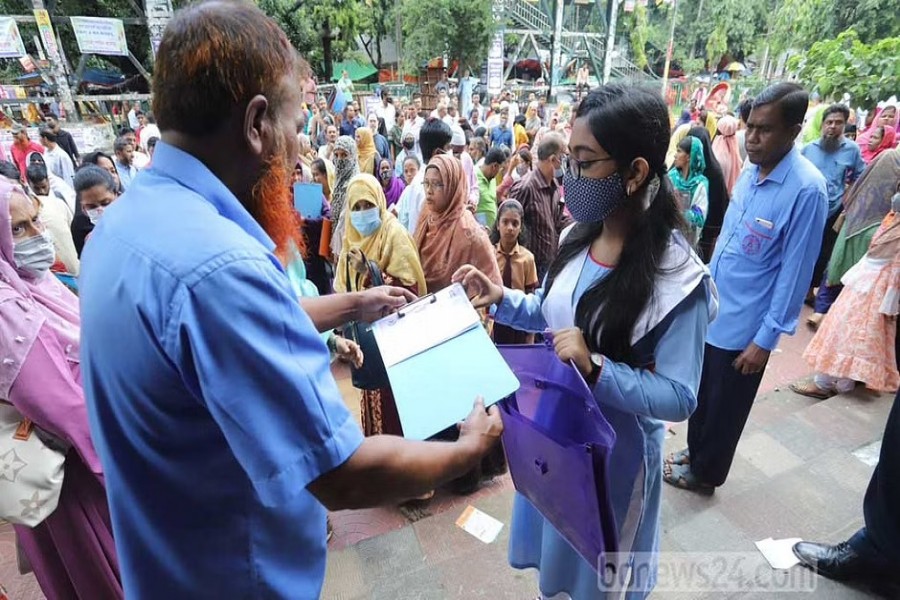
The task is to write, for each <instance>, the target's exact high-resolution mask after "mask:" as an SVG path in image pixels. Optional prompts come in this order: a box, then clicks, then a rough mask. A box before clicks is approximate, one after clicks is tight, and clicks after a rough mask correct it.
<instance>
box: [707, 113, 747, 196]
mask: <svg viewBox="0 0 900 600" xmlns="http://www.w3.org/2000/svg"><path fill="white" fill-rule="evenodd" d="M717 126H718V128H719V135H717V136H716V139H714V140H713V143H712V151H713V155H714V156H715V157H716V160H717V161H719V166H721V167H722V175H723V176H724V177H725V189H727V190H728V194H729V195H730V194H731V192H732V191H733V190H734V184H735V183H736V182H737V180H738V176H739V175H740V174H741V162H742V161H741V151H740V149H739V148H738V141H737V137H735V134H736V133H737V128H738V120H737V119H735V118H734V117H732V116H731V115H725V116H724V117H722V118H721V119H719V123H718V125H717Z"/></svg>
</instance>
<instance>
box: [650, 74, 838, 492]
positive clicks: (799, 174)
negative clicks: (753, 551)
mask: <svg viewBox="0 0 900 600" xmlns="http://www.w3.org/2000/svg"><path fill="white" fill-rule="evenodd" d="M807 103H808V96H807V94H806V92H805V91H804V90H803V88H802V87H800V86H798V85H796V84H790V83H780V84H775V85H773V86H771V87H769V88H767V89H766V90H764V91H763V92H762V93H761V94H760V95H759V96H757V98H756V99H755V100H754V103H753V109H752V111H751V113H750V120H749V122H748V124H747V138H746V142H747V155H748V157H749V159H750V162H751V163H753V166H751V167H749V168H746V169H744V171H743V172H742V173H741V176H740V178H739V179H738V181H737V183H736V184H735V188H734V193H733V195H732V198H731V203H730V204H729V206H728V211H727V212H726V214H725V221H724V223H723V225H722V231H721V233H720V235H719V238H718V241H717V243H716V249H715V253H714V255H713V259H712V262H711V263H710V271H711V272H712V276H713V279H714V281H715V283H716V286H717V287H718V290H719V316H718V318H717V319H716V320H715V321H714V322H713V323H712V324H711V325H710V327H709V332H708V334H707V337H706V352H705V356H704V360H703V374H702V377H701V380H700V391H699V394H698V398H697V410H696V411H695V412H694V414H693V415H692V416H691V419H690V421H689V428H688V448H689V450H687V451H682V452H679V453H676V454H674V455H672V456H671V457H669V459H667V462H668V463H669V464H667V465H666V473H665V475H664V477H665V480H666V481H667V482H669V483H671V484H673V485H676V486H678V487H683V488H687V489H694V490H701V491H707V492H709V491H711V490H713V489H714V488H715V487H717V486H720V485H722V484H723V483H725V480H726V478H727V476H728V471H729V469H730V468H731V461H732V459H733V458H734V452H735V449H736V448H737V444H738V440H740V437H741V433H742V432H743V429H744V424H745V423H746V421H747V417H748V415H749V414H750V409H751V407H752V406H753V400H754V398H755V397H756V392H757V390H758V389H759V383H760V381H761V380H762V376H763V372H764V371H765V367H766V363H767V361H768V359H769V354H770V353H771V351H772V350H774V349H775V347H776V346H777V345H778V339H779V337H780V336H781V335H782V334H785V333H787V334H792V333H794V331H795V330H796V327H797V317H798V315H799V313H800V307H801V306H802V304H803V297H804V294H805V293H806V288H807V283H808V282H809V276H810V274H811V273H812V268H813V264H814V263H815V260H816V257H817V256H818V253H819V245H820V243H821V235H820V232H821V231H822V226H823V225H824V223H825V218H826V215H827V210H828V207H827V196H826V191H825V190H826V187H825V179H824V178H823V177H822V175H821V174H820V173H819V172H818V171H817V170H816V168H815V167H814V166H813V165H812V164H811V163H810V162H809V161H808V160H807V159H805V158H804V157H803V156H802V155H801V154H800V152H799V151H798V150H797V149H795V148H794V139H795V138H796V137H797V135H798V134H799V133H800V128H801V124H802V123H803V115H804V113H805V111H806V106H807Z"/></svg>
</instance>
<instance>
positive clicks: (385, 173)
mask: <svg viewBox="0 0 900 600" xmlns="http://www.w3.org/2000/svg"><path fill="white" fill-rule="evenodd" d="M378 178H379V179H380V180H381V189H382V190H383V191H384V197H385V199H386V200H387V206H388V208H390V207H392V206H394V205H395V204H397V201H398V200H399V199H400V194H402V193H403V190H405V189H406V183H404V182H403V180H402V179H400V178H399V177H397V176H396V175H394V166H393V165H392V164H391V161H390V159H388V158H382V159H381V165H379V167H378Z"/></svg>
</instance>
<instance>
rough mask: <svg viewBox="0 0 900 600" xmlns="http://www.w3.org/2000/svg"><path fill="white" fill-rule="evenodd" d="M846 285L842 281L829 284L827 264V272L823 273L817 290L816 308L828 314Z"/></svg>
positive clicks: (819, 311)
mask: <svg viewBox="0 0 900 600" xmlns="http://www.w3.org/2000/svg"><path fill="white" fill-rule="evenodd" d="M842 289H844V286H843V285H841V284H840V283H837V284H835V285H828V268H827V265H826V269H825V273H823V274H822V282H821V283H819V291H818V292H816V301H815V303H814V304H813V308H814V310H815V311H816V312H817V313H819V314H820V315H824V314H827V313H828V311H829V310H830V309H831V305H832V304H834V301H835V300H837V298H838V296H840V294H841V290H842Z"/></svg>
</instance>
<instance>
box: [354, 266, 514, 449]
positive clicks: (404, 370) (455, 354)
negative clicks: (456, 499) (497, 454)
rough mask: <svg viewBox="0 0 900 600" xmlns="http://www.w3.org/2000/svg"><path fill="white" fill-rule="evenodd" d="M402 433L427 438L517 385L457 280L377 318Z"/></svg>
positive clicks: (376, 330)
mask: <svg viewBox="0 0 900 600" xmlns="http://www.w3.org/2000/svg"><path fill="white" fill-rule="evenodd" d="M372 330H373V332H374V333H375V340H376V341H377V342H378V348H379V350H380V351H381V356H382V359H383V360H384V365H385V367H386V370H387V374H388V379H389V380H390V382H391V389H392V390H393V393H394V401H395V403H396V405H397V413H398V415H399V416H400V424H401V425H402V426H403V435H404V437H406V438H408V439H414V440H425V439H428V438H430V437H432V436H434V435H435V434H437V433H439V432H441V431H443V430H444V429H447V428H448V427H451V426H453V425H455V424H457V423H459V422H460V421H463V420H464V419H465V418H466V416H467V415H468V414H469V413H470V412H471V411H472V403H473V402H475V398H476V397H478V396H481V397H482V398H484V404H485V406H491V405H492V404H496V403H497V402H499V401H500V400H501V399H503V398H505V397H507V396H509V395H510V394H512V393H513V392H515V391H516V389H517V388H518V387H519V381H518V379H516V376H515V375H514V374H513V372H512V371H511V370H510V368H509V367H508V366H507V364H506V362H505V361H504V360H503V357H502V356H501V355H500V353H499V352H498V351H497V348H496V347H495V346H494V343H493V342H492V341H491V339H490V337H489V336H488V334H487V332H486V331H485V330H484V327H482V325H481V319H480V318H479V316H478V313H477V312H476V311H475V309H474V308H472V304H471V303H470V302H469V298H468V296H466V292H465V290H464V289H463V287H462V286H461V285H459V284H453V285H452V286H450V287H448V288H445V289H443V290H441V291H440V292H437V293H435V294H429V295H427V296H423V297H422V298H420V299H419V300H417V301H415V302H412V303H410V304H408V305H406V306H405V307H403V308H401V309H400V310H399V311H397V312H396V313H395V314H392V315H389V316H387V317H385V318H383V319H380V320H378V321H375V322H374V323H373V324H372Z"/></svg>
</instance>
